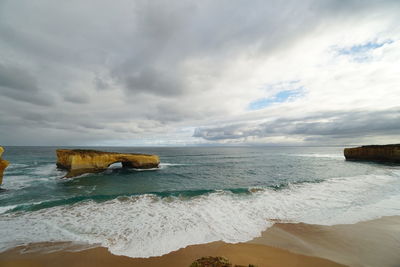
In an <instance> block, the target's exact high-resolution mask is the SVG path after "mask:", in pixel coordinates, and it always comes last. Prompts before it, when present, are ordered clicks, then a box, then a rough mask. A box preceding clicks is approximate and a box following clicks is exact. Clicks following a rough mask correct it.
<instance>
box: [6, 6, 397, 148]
mask: <svg viewBox="0 0 400 267" xmlns="http://www.w3.org/2000/svg"><path fill="white" fill-rule="evenodd" d="M399 14H400V1H396V0H394V1H369V0H360V1H355V0H349V1H342V0H324V1H321V0H302V1H298V0H286V1H275V0H263V1H257V0H255V1H236V0H226V1H224V0H220V1H215V0H213V1H208V0H204V1H182V0H177V1H174V0H168V1H158V0H154V1H136V0H119V1H111V0H110V1H104V0H70V1H54V0H35V1H31V0H20V1H13V0H12V1H11V0H10V1H6V0H0V145H38V146H39V145H55V146H57V145H67V146H73V145H77V146H80V145H82V146H168V145H171V146H176V145H178V146H180V145H345V144H354V145H358V144H386V143H400V20H399Z"/></svg>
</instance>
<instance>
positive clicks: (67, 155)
mask: <svg viewBox="0 0 400 267" xmlns="http://www.w3.org/2000/svg"><path fill="white" fill-rule="evenodd" d="M116 162H121V163H122V167H124V168H136V169H150V168H157V167H158V165H159V164H160V159H159V157H158V156H156V155H146V154H130V153H129V154H124V153H114V152H102V151H96V150H83V149H73V150H70V149H57V167H58V168H60V169H66V170H68V173H67V175H66V176H65V177H75V176H78V175H81V174H84V173H96V172H101V171H104V170H106V169H107V168H108V166H110V165H111V164H113V163H116Z"/></svg>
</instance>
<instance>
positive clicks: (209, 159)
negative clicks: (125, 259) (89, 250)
mask: <svg viewBox="0 0 400 267" xmlns="http://www.w3.org/2000/svg"><path fill="white" fill-rule="evenodd" d="M85 148H87V147H85ZM90 149H97V150H102V151H113V152H123V153H129V152H131V153H146V154H157V155H159V156H160V159H161V165H160V168H159V169H152V170H134V169H122V168H121V166H120V164H114V165H112V166H110V168H109V169H108V170H106V171H105V172H103V173H97V174H86V175H82V176H80V177H77V178H74V179H66V178H63V176H64V175H65V171H62V170H58V169H57V168H56V165H55V162H56V155H55V150H56V147H5V153H4V154H3V158H4V159H6V160H8V161H10V166H9V167H8V168H7V169H6V171H5V175H4V181H3V185H2V188H3V189H5V190H3V191H2V192H0V236H1V238H0V251H4V250H7V249H9V248H12V247H15V246H18V245H22V244H28V243H33V242H64V241H71V242H74V243H76V244H81V245H82V246H85V245H87V246H104V247H107V248H108V249H109V250H110V251H111V252H112V253H113V254H116V255H126V256H129V257H150V256H160V255H164V254H166V253H168V252H171V251H174V250H177V249H179V248H183V247H186V246H188V245H192V244H203V243H208V242H212V241H218V240H222V241H225V242H229V243H237V242H244V241H248V240H251V239H253V238H255V237H257V236H259V235H260V234H261V232H262V231H264V230H266V229H267V228H268V227H270V226H272V225H273V224H274V222H276V221H280V222H304V223H309V224H322V225H334V224H351V223H356V222H359V221H365V220H370V219H375V218H379V217H382V216H391V215H400V166H398V165H392V164H378V163H372V162H354V161H346V160H345V159H344V157H343V148H342V147H147V148H145V147H135V148H133V147H93V148H90Z"/></svg>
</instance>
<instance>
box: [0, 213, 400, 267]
mask: <svg viewBox="0 0 400 267" xmlns="http://www.w3.org/2000/svg"><path fill="white" fill-rule="evenodd" d="M60 247H61V248H62V249H61V250H60ZM55 250H56V251H55ZM399 250H400V216H390V217H382V218H379V219H375V220H370V221H365V222H359V223H356V224H343V225H333V226H324V225H311V224H305V223H281V222H277V223H275V224H274V225H273V226H272V227H270V228H268V229H267V230H266V231H264V232H263V233H262V235H261V236H260V237H257V238H255V239H253V240H251V241H249V242H246V243H237V244H228V243H224V242H221V241H217V242H212V243H208V244H199V245H191V246H188V247H186V248H182V249H179V250H177V251H173V252H170V253H168V254H165V255H163V256H159V257H150V258H129V257H126V256H117V255H113V254H111V253H110V252H109V251H108V249H107V248H104V247H90V248H85V249H83V250H82V246H80V245H79V244H73V243H69V242H59V243H52V242H49V243H34V244H28V245H25V246H19V247H16V248H11V249H9V250H7V251H4V252H2V253H0V265H1V266H9V267H11V266H21V267H24V266H53V265H54V263H57V265H58V267H64V266H89V267H90V266H100V267H102V266H109V265H110V264H114V265H116V266H144V267H146V266H149V267H155V266H176V267H179V266H189V265H190V263H191V262H193V261H194V260H196V259H198V258H201V257H205V256H224V257H226V258H228V259H229V260H230V261H231V262H232V263H233V264H240V265H245V266H247V265H248V264H254V265H256V266H258V267H261V266H297V267H299V266H311V267H312V266H346V265H347V266H397V265H399V264H400V256H399V255H398V251H399Z"/></svg>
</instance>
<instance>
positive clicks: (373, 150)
mask: <svg viewBox="0 0 400 267" xmlns="http://www.w3.org/2000/svg"><path fill="white" fill-rule="evenodd" d="M344 156H345V157H346V160H364V161H379V162H394V163H400V144H393V145H370V146H361V147H354V148H345V149H344Z"/></svg>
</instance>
